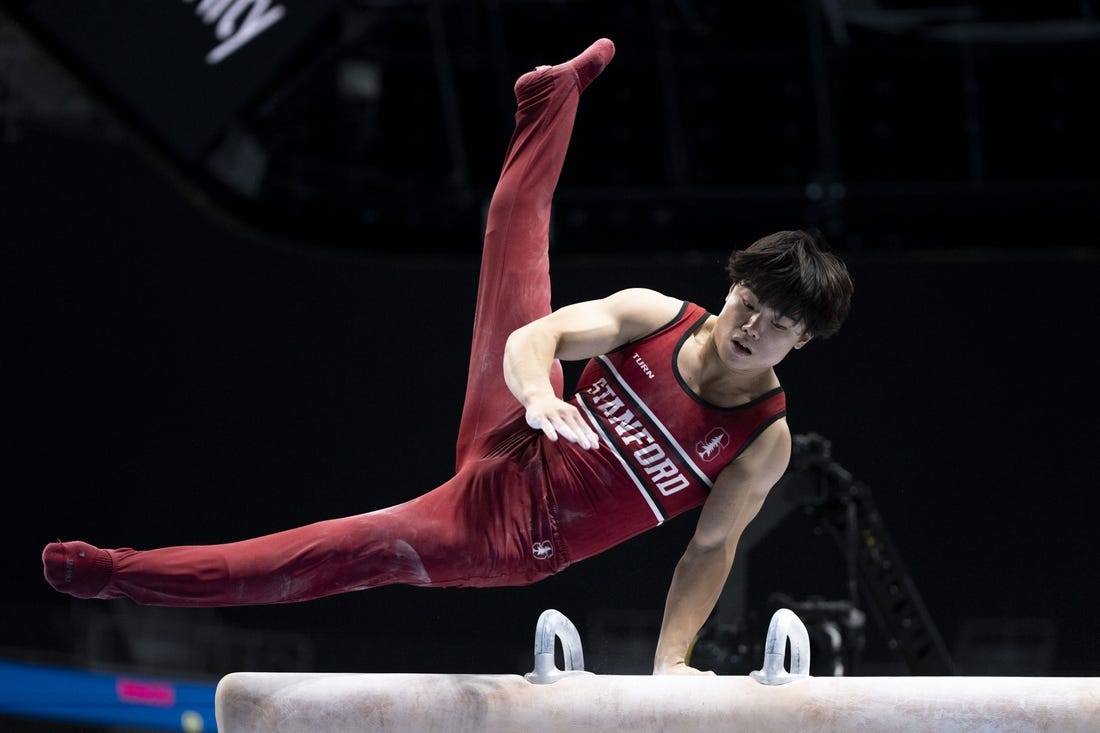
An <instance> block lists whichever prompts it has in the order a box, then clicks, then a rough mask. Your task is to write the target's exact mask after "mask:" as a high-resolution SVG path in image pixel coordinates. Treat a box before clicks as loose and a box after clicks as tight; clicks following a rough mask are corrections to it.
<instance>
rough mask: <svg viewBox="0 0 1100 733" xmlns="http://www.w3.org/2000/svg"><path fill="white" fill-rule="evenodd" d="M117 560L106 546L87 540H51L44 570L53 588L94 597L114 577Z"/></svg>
mask: <svg viewBox="0 0 1100 733" xmlns="http://www.w3.org/2000/svg"><path fill="white" fill-rule="evenodd" d="M113 567H114V562H113V561H112V560H111V555H110V553H108V552H107V551H106V550H101V549H99V548H98V547H93V546H92V545H89V544H88V543H87V542H51V543H50V544H48V545H46V549H45V550H43V551H42V571H43V574H44V575H45V576H46V582H47V583H49V584H50V585H51V586H53V588H54V590H58V591H61V592H62V593H68V594H69V595H71V596H76V597H77V598H95V597H96V596H98V595H99V593H100V591H102V590H103V588H104V587H106V585H107V581H109V580H110V579H111V571H112V569H113Z"/></svg>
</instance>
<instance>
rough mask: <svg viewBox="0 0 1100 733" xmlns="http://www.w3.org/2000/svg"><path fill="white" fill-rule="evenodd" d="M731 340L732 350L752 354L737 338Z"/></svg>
mask: <svg viewBox="0 0 1100 733" xmlns="http://www.w3.org/2000/svg"><path fill="white" fill-rule="evenodd" d="M732 341H733V350H734V351H736V352H737V353H738V354H745V355H748V354H752V349H750V348H749V347H747V346H745V345H744V344H743V343H741V342H740V341H738V340H737V339H732Z"/></svg>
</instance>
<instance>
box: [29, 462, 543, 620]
mask: <svg viewBox="0 0 1100 733" xmlns="http://www.w3.org/2000/svg"><path fill="white" fill-rule="evenodd" d="M529 471H530V469H529V467H527V466H525V465H524V464H523V463H522V462H519V463H517V462H516V461H514V460H512V459H511V458H508V457H499V458H496V459H494V460H487V461H483V462H481V463H479V464H478V465H477V466H476V467H474V468H472V469H471V470H467V471H464V472H462V473H460V474H459V475H457V476H455V477H454V478H452V479H451V480H450V481H448V482H447V483H446V484H444V485H443V486H440V487H439V488H438V489H435V490H434V491H430V492H428V493H427V494H424V495H423V496H419V497H417V498H416V499H413V500H411V501H408V502H405V503H403V504H399V505H397V506H393V507H390V508H388V509H381V510H379V511H375V512H369V513H367V514H359V515H356V516H352V517H344V518H341V519H331V520H327V521H323V522H316V523H314V524H309V525H306V526H304V527H298V528H297V529H290V530H287V531H285V532H277V533H275V534H270V535H265V536H262V537H256V538H253V539H247V540H242V541H240V542H228V543H225V544H219V545H185V546H177V547H163V548H159V549H154V550H132V549H129V548H121V549H114V550H101V549H99V548H96V547H94V546H92V545H89V544H87V543H84V542H54V543H51V544H49V545H47V546H46V549H45V550H44V551H43V553H42V562H43V567H44V568H45V576H46V580H47V581H48V582H49V583H50V585H52V586H53V587H54V588H55V589H57V590H59V591H61V592H63V593H68V594H70V595H73V596H76V597H78V598H101V599H111V598H130V599H131V600H133V601H135V602H136V603H140V604H146V605H159V606H242V605H256V604H272V603H294V602H298V601H308V600H311V599H314V598H320V597H322V596H329V595H333V594H336V593H347V592H350V591H355V590H363V589H366V588H375V587H378V586H382V585H390V584H394V583H398V584H403V585H414V586H433V587H441V586H459V585H461V586H499V585H522V584H526V583H531V582H534V581H536V580H539V579H541V578H543V577H545V576H546V575H549V574H550V573H552V572H554V571H555V570H556V569H557V568H558V564H557V561H554V562H547V561H545V560H540V559H539V558H536V557H532V554H531V553H532V551H531V548H532V546H533V545H535V544H538V543H539V542H541V541H542V540H544V539H549V538H552V537H553V528H552V527H551V526H550V525H549V523H548V520H547V519H546V517H548V515H549V510H548V508H547V507H545V506H543V505H542V504H543V503H544V502H545V497H542V496H541V495H539V494H538V493H537V492H524V491H516V487H517V486H522V485H523V483H524V481H525V480H526V479H525V476H526V474H527V473H529ZM501 538H504V539H503V540H501Z"/></svg>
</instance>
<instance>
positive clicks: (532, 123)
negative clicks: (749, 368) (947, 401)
mask: <svg viewBox="0 0 1100 733" xmlns="http://www.w3.org/2000/svg"><path fill="white" fill-rule="evenodd" d="M613 51H614V47H613V46H612V45H611V43H610V41H597V43H596V44H593V46H591V47H590V48H589V49H588V50H586V51H585V52H584V53H582V54H581V55H580V56H578V57H577V58H576V59H574V60H572V61H571V62H568V63H566V64H561V65H559V66H554V67H540V69H538V70H536V71H534V72H530V73H528V74H525V75H524V76H522V77H521V78H520V80H519V81H518V82H517V83H516V98H517V102H518V108H517V112H516V128H515V131H514V133H513V136H512V139H511V142H510V144H509V146H508V151H507V154H506V157H505V161H504V166H503V170H502V172H501V176H500V179H499V181H498V183H497V187H496V189H495V191H494V194H493V198H492V201H491V203H490V207H489V214H488V220H487V226H486V232H485V242H484V251H483V255H482V266H481V276H480V281H479V286H478V300H477V308H476V313H475V320H474V332H473V344H472V349H471V358H470V369H469V382H468V386H467V392H466V402H465V405H464V408H463V415H462V421H461V424H460V429H459V437H458V442H457V449H456V473H455V475H454V477H453V478H452V479H451V480H449V481H448V482H446V483H445V484H443V485H442V486H440V487H438V488H436V489H434V490H433V491H430V492H428V493H426V494H424V495H422V496H419V497H417V498H415V499H412V500H410V501H408V502H405V503H402V504H398V505H396V506H393V507H389V508H386V509H380V510H377V511H373V512H369V513H366V514H359V515H355V516H350V517H343V518H339V519H331V520H327V521H322V522H317V523H314V524H310V525H307V526H304V527H298V528H296V529H290V530H286V531H284V532H277V533H275V534H270V535H266V536H262V537H256V538H252V539H247V540H242V541H239V542H231V543H226V544H219V545H194V546H177V547H165V548H159V549H153V550H133V549H129V548H120V549H111V550H100V549H98V548H95V547H93V546H91V545H87V544H86V543H81V542H68V543H51V544H50V545H48V546H47V548H46V550H45V551H44V552H43V563H44V568H45V575H46V578H47V580H48V581H49V582H50V583H51V585H53V586H54V587H55V588H57V589H58V590H61V591H63V592H67V593H71V594H72V595H76V596H79V597H96V598H121V597H127V598H130V599H132V600H134V601H135V602H137V603H142V604H154V605H169V606H226V605H250V604H269V603H290V602H296V601H305V600H309V599H313V598H319V597H322V596H327V595H332V594H335V593H343V592H348V591H353V590H361V589H364V588H371V587H377V586H381V585H387V584H391V583H403V584H408V585H416V586H437V587H439V586H501V585H522V584H527V583H531V582H534V581H537V580H540V579H542V578H545V577H547V576H548V575H550V574H553V573H556V572H558V571H560V570H562V569H563V568H565V567H566V566H568V565H569V564H571V563H573V562H576V561H578V560H581V559H584V558H586V557H590V556H591V555H594V554H596V553H599V552H601V551H603V550H606V549H608V548H609V547H611V546H613V545H615V544H617V543H619V542H622V541H623V540H625V539H627V538H629V537H632V536H634V535H637V534H639V533H640V532H643V531H645V530H647V529H650V528H652V527H654V526H657V525H658V524H660V523H661V522H662V521H664V519H666V518H669V517H672V516H675V515H677V514H680V513H682V512H684V511H686V510H688V509H691V508H693V507H697V506H699V505H700V504H702V502H703V501H704V500H705V498H706V495H707V490H708V488H709V486H710V484H711V482H712V481H713V480H714V478H715V477H716V476H717V474H718V472H719V471H720V470H721V468H722V467H723V466H725V465H726V464H727V463H728V462H729V461H730V460H732V459H733V458H734V457H735V456H736V455H737V454H738V453H739V452H740V451H741V450H742V449H743V448H744V447H745V446H746V445H748V443H749V442H750V441H751V440H752V439H753V437H755V436H756V435H757V434H758V433H759V432H760V431H761V430H763V429H764V428H765V427H766V426H767V425H769V424H770V423H771V422H772V421H774V420H775V419H777V418H778V417H780V416H781V415H782V414H783V410H784V406H785V402H784V397H783V393H782V391H781V390H776V391H775V392H773V393H770V394H768V395H765V396H764V397H762V398H761V399H760V400H757V401H755V402H753V403H750V404H749V405H745V406H742V407H737V408H725V409H724V408H718V407H714V406H711V405H707V404H706V403H704V402H702V401H701V400H700V399H699V398H698V397H696V396H694V395H693V394H692V393H691V391H690V390H689V389H688V388H687V387H686V385H684V384H683V381H682V380H681V379H680V377H679V374H678V371H677V369H676V355H677V354H678V352H679V349H680V346H681V345H682V344H683V341H684V339H686V338H687V337H688V336H689V335H690V334H691V333H692V332H693V331H694V330H695V329H696V328H697V327H698V326H699V325H701V324H702V322H703V320H704V319H705V318H706V317H707V314H706V312H705V311H703V309H701V308H699V307H698V306H695V305H692V304H687V303H685V305H684V308H683V309H682V310H681V312H680V314H679V315H678V316H677V318H676V319H674V320H673V321H672V322H671V323H669V324H667V325H666V326H665V327H663V328H661V329H659V330H658V331H657V332H655V333H654V334H651V335H649V336H647V337H646V338H644V339H641V340H639V341H637V342H634V343H631V344H628V345H626V346H624V347H622V348H620V349H618V350H616V351H615V352H613V353H611V354H608V355H606V356H602V357H600V358H598V359H595V360H593V361H592V362H591V363H590V364H589V365H588V366H587V368H586V369H585V371H584V372H583V374H582V377H581V380H580V384H581V387H580V389H579V390H578V391H577V394H576V395H575V396H574V398H573V399H574V400H575V401H576V403H577V404H578V405H579V406H580V407H581V409H582V410H583V411H584V412H585V413H586V414H587V415H588V416H589V418H590V419H591V420H592V421H593V425H594V426H595V427H596V429H597V430H598V432H600V434H601V436H602V442H603V445H601V447H600V448H599V449H598V450H588V451H586V450H583V449H580V448H579V447H577V446H576V445H574V444H572V443H569V442H568V441H565V440H559V441H556V442H555V441H551V440H549V439H548V438H546V437H545V436H544V435H543V434H542V433H541V432H540V431H536V430H532V429H531V428H529V427H528V426H527V424H526V421H525V419H524V411H523V408H522V407H521V406H520V405H519V404H518V403H517V402H516V400H515V398H514V397H513V396H512V394H511V393H510V392H509V390H508V388H507V386H506V384H505V383H504V378H503V374H502V371H501V364H502V360H503V350H504V342H505V340H506V339H507V337H508V335H509V333H511V331H513V330H514V329H516V328H518V327H519V326H521V325H523V324H525V323H528V322H529V321H531V320H534V319H536V318H538V317H540V316H543V315H545V314H547V313H549V312H550V275H549V258H548V253H547V250H548V244H549V223H550V205H551V199H552V197H553V192H554V188H555V186H556V185H557V181H558V177H559V175H560V173H561V168H562V165H563V163H564V160H565V154H566V150H567V148H568V145H569V139H570V135H571V134H572V129H573V122H574V119H575V115H576V110H577V103H578V100H579V98H580V94H581V92H582V91H583V89H584V88H585V87H586V86H587V84H588V83H590V82H591V81H592V79H594V78H595V76H597V75H598V74H599V73H600V71H602V69H603V67H604V66H605V65H606V63H607V62H608V61H610V59H611V56H612V54H613ZM552 380H553V382H554V385H555V389H556V390H557V392H558V394H559V395H561V394H562V391H561V390H562V373H561V369H560V366H559V365H557V364H555V368H554V372H553V374H552Z"/></svg>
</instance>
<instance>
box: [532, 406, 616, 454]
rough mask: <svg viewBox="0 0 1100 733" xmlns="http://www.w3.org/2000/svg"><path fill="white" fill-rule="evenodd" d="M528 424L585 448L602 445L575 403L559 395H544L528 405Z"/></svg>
mask: <svg viewBox="0 0 1100 733" xmlns="http://www.w3.org/2000/svg"><path fill="white" fill-rule="evenodd" d="M527 424H528V425H530V426H531V427H532V428H534V429H535V430H541V431H542V432H543V433H545V434H546V437H548V438H550V440H557V439H558V436H561V437H562V438H565V439H566V440H568V441H569V442H570V443H576V444H577V445H579V446H580V447H581V448H584V449H585V450H590V449H592V448H599V447H600V438H599V436H598V435H596V431H594V430H593V429H592V426H591V425H589V424H588V421H587V420H585V418H584V415H582V414H581V411H580V410H578V409H577V408H576V407H574V406H573V405H571V404H569V403H568V402H565V401H563V400H560V399H558V398H557V397H544V398H541V399H539V400H536V401H533V402H531V403H530V404H528V405H527Z"/></svg>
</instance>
